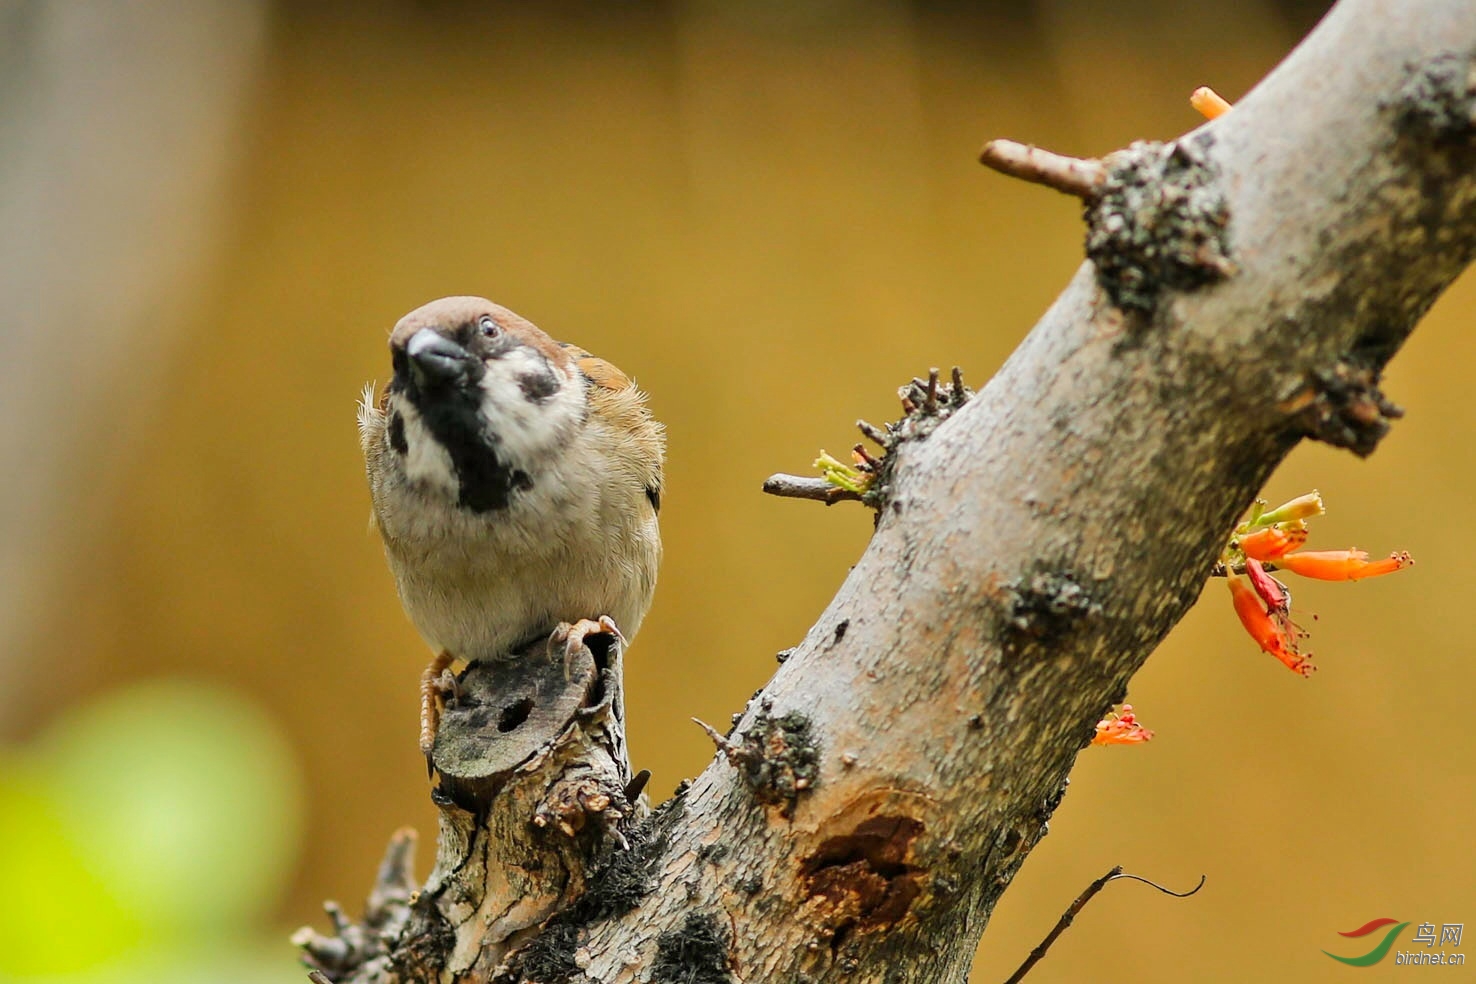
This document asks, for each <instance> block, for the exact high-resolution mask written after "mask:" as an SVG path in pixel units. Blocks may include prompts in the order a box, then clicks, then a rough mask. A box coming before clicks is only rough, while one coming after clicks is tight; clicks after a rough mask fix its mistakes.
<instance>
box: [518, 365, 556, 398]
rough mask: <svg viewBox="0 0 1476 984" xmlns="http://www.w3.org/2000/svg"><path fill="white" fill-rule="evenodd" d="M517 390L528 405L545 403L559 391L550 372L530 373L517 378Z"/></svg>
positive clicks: (554, 377)
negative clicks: (521, 393) (520, 391)
mask: <svg viewBox="0 0 1476 984" xmlns="http://www.w3.org/2000/svg"><path fill="white" fill-rule="evenodd" d="M518 389H520V390H522V391H523V396H524V397H525V398H526V399H527V400H528V401H529V402H530V403H547V402H548V399H549V397H551V396H553V395H554V394H555V393H557V392H558V391H559V381H558V378H557V377H556V376H554V374H553V373H552V372H530V373H525V374H524V375H521V376H519V377H518Z"/></svg>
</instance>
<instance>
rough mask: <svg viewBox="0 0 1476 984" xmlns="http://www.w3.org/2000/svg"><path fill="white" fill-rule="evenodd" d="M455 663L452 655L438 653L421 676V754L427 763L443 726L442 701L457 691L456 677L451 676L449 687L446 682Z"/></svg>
mask: <svg viewBox="0 0 1476 984" xmlns="http://www.w3.org/2000/svg"><path fill="white" fill-rule="evenodd" d="M454 662H456V658H455V657H454V656H452V655H451V654H450V653H448V652H441V653H438V654H437V655H436V657H435V658H434V659H432V660H431V661H430V664H429V665H427V666H426V668H425V672H424V673H422V674H421V675H420V753H421V754H422V755H424V756H425V757H426V760H427V761H429V759H430V757H431V752H432V751H434V750H435V747H436V731H437V730H438V729H439V728H440V726H441V699H442V698H443V697H445V695H446V694H447V693H452V692H454V690H455V686H456V677H455V676H454V675H453V676H451V684H450V686H449V687H448V686H447V684H446V680H445V678H446V676H447V675H448V674H450V672H451V664H452V663H454Z"/></svg>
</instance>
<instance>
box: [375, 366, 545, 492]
mask: <svg viewBox="0 0 1476 984" xmlns="http://www.w3.org/2000/svg"><path fill="white" fill-rule="evenodd" d="M396 369H397V371H396V373H395V377H394V379H393V380H392V381H391V382H390V384H389V386H388V390H389V392H391V393H403V394H404V395H405V397H406V398H407V399H408V400H409V401H410V403H411V404H412V405H413V406H414V407H415V409H416V410H418V411H419V412H420V419H421V422H422V423H424V424H425V429H426V430H427V431H428V432H429V433H430V435H431V437H432V438H433V439H435V440H436V441H438V442H439V443H440V445H441V447H443V448H445V449H446V453H447V454H448V455H450V457H451V466H452V467H453V468H455V469H456V480H457V483H458V484H459V486H460V492H459V494H458V496H457V500H456V501H457V504H458V505H460V506H462V507H464V508H466V509H470V510H471V511H472V512H475V513H485V512H492V511H493V510H497V509H505V508H507V505H508V503H509V502H511V501H512V497H513V494H514V493H515V492H518V491H521V490H525V489H531V488H532V487H533V479H532V478H531V477H530V476H529V475H528V473H527V472H525V471H523V470H521V469H518V468H513V467H511V466H510V465H508V464H506V463H504V462H503V460H502V458H501V457H500V456H499V454H498V444H499V441H498V439H497V435H496V434H493V433H491V432H489V431H488V430H487V428H486V427H485V426H484V425H483V423H482V418H481V415H480V414H479V413H478V412H477V411H478V404H479V402H480V401H479V394H480V390H479V388H478V386H477V384H476V381H475V380H467V381H463V382H462V383H461V384H451V385H444V386H437V387H436V388H434V389H431V390H421V389H420V388H419V387H417V386H416V385H415V380H414V379H413V378H412V377H411V375H410V374H409V372H408V371H407V372H405V373H403V374H402V373H400V372H399V371H398V369H399V366H398V365H397V366H396ZM397 450H398V448H397Z"/></svg>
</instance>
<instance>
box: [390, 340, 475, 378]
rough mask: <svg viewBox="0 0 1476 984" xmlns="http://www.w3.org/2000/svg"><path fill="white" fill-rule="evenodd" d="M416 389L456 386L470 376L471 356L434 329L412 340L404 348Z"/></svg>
mask: <svg viewBox="0 0 1476 984" xmlns="http://www.w3.org/2000/svg"><path fill="white" fill-rule="evenodd" d="M405 354H406V355H408V356H409V357H410V371H411V373H413V374H414V376H415V385H416V386H419V387H433V386H439V385H443V384H446V383H453V382H456V381H457V380H459V379H461V378H462V377H464V376H465V375H466V374H467V369H468V366H469V365H470V363H471V353H470V352H468V351H467V350H466V349H464V348H462V347H461V346H460V345H457V344H456V343H455V342H453V341H451V339H449V338H447V337H446V336H444V335H442V334H441V333H440V332H438V331H435V330H434V329H431V328H422V329H420V330H419V331H417V332H416V333H415V334H414V335H411V336H410V342H409V343H408V344H407V345H406V346H405Z"/></svg>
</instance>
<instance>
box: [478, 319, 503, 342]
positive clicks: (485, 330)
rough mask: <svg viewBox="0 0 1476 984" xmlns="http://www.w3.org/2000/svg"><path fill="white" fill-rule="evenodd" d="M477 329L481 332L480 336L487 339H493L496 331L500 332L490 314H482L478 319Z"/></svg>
mask: <svg viewBox="0 0 1476 984" xmlns="http://www.w3.org/2000/svg"><path fill="white" fill-rule="evenodd" d="M477 327H478V328H480V329H481V330H482V334H483V335H486V336H487V337H488V338H491V337H493V336H494V335H496V334H497V333H498V331H500V330H501V329H499V328H498V327H497V322H495V321H493V320H492V315H490V314H484V315H482V316H481V317H480V318H478V319H477Z"/></svg>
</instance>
